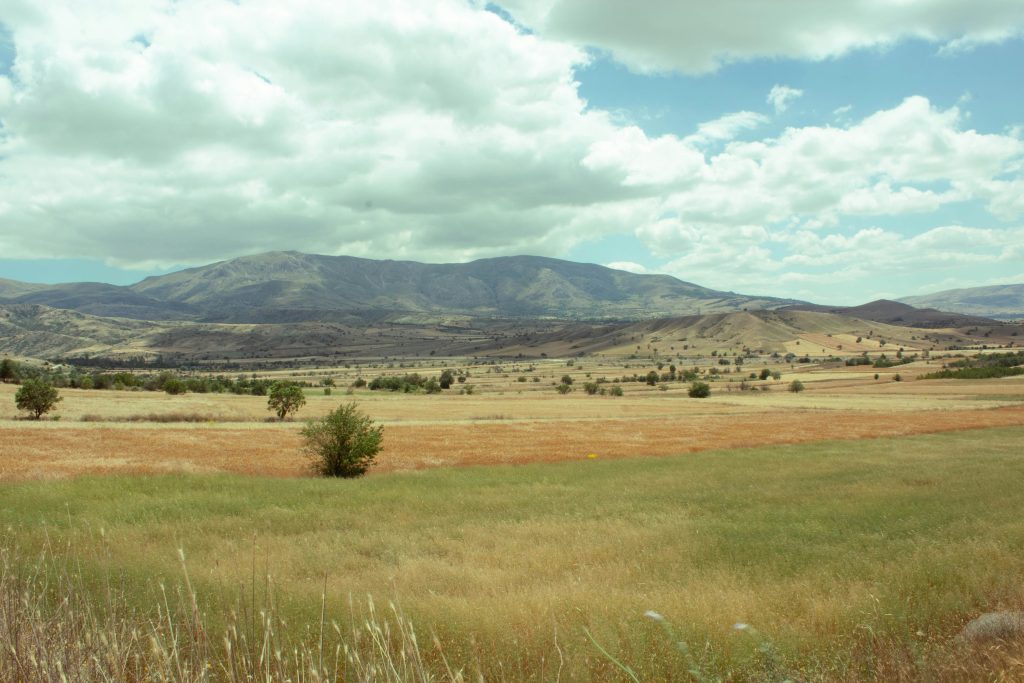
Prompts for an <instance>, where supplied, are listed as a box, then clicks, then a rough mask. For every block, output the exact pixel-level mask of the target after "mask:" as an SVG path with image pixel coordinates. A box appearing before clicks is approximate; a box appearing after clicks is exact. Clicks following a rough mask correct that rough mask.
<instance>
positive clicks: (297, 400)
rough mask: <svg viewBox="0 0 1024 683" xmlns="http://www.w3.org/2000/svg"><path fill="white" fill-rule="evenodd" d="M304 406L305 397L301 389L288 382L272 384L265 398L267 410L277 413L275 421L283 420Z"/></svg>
mask: <svg viewBox="0 0 1024 683" xmlns="http://www.w3.org/2000/svg"><path fill="white" fill-rule="evenodd" d="M304 405H306V395H305V394H304V393H302V387H300V386H298V385H295V384H291V383H289V382H274V383H273V384H271V385H270V391H269V392H268V398H267V410H273V411H274V412H275V413H277V419H279V420H284V419H285V418H286V417H288V414H289V413H294V412H295V411H297V410H298V409H299V408H301V407H302V406H304Z"/></svg>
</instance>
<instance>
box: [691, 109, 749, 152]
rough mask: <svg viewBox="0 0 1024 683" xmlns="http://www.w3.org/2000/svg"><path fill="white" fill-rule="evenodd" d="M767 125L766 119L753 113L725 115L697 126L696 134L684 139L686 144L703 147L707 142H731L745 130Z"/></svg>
mask: <svg viewBox="0 0 1024 683" xmlns="http://www.w3.org/2000/svg"><path fill="white" fill-rule="evenodd" d="M765 123H768V117H767V116H765V115H764V114H758V113H757V112H753V111H737V112H733V113H731V114H725V115H724V116H720V117H718V118H717V119H714V120H712V121H705V122H704V123H702V124H700V125H698V126H697V132H696V133H694V134H693V135H689V136H687V137H686V140H685V141H686V142H689V143H691V144H694V145H704V144H707V143H709V142H722V141H726V140H732V139H733V138H735V137H736V136H737V135H739V134H740V133H742V132H743V131H745V130H753V129H755V128H757V127H758V126H761V125H764V124H765Z"/></svg>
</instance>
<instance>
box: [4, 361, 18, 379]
mask: <svg viewBox="0 0 1024 683" xmlns="http://www.w3.org/2000/svg"><path fill="white" fill-rule="evenodd" d="M18 379H19V373H18V364H17V363H15V362H14V361H13V360H11V359H10V358H4V359H3V360H2V361H0V382H3V383H4V384H10V383H12V382H17V381H18Z"/></svg>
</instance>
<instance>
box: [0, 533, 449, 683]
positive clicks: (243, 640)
mask: <svg viewBox="0 0 1024 683" xmlns="http://www.w3.org/2000/svg"><path fill="white" fill-rule="evenodd" d="M181 564H182V582H181V584H180V585H179V586H177V587H174V588H168V587H167V586H165V585H161V586H160V590H159V592H160V597H159V600H156V601H154V603H153V604H152V605H150V606H149V608H142V609H139V608H136V607H133V606H132V605H131V603H130V601H129V599H128V597H127V591H126V590H125V586H124V585H123V584H120V585H119V584H118V580H117V578H116V577H114V576H112V575H109V574H108V575H105V576H104V577H102V582H103V588H102V589H101V590H100V591H99V593H100V594H102V596H103V599H102V600H100V601H97V600H96V596H97V591H96V590H95V588H94V587H91V586H89V585H87V584H88V581H87V579H86V578H85V576H84V574H83V573H82V572H81V571H80V569H79V568H78V566H77V564H76V562H75V560H74V559H72V555H70V554H69V553H64V552H62V551H61V549H57V550H54V548H53V547H52V546H49V545H48V546H47V548H46V549H45V550H44V551H42V552H41V553H39V554H38V555H37V556H35V557H33V558H26V557H24V556H19V553H18V549H17V548H14V547H10V546H8V547H3V548H0V680H2V681H18V682H19V683H97V682H102V683H108V682H109V683H115V682H118V683H120V682H124V681H131V682H133V683H148V682H151V681H152V682H160V683H207V682H209V683H214V682H218V683H219V682H225V683H251V682H253V681H265V682H270V681H291V682H293V683H324V682H327V681H354V682H363V681H367V682H368V681H383V682H387V683H406V682H410V683H427V682H451V683H461V682H462V681H464V680H465V678H464V676H463V673H462V671H460V670H457V669H453V668H452V666H451V665H450V664H449V662H448V660H447V659H446V658H445V657H444V654H443V653H440V656H434V657H433V658H432V659H431V661H430V663H428V661H427V658H425V657H424V651H423V649H422V647H421V645H420V642H419V640H418V636H417V634H416V631H415V629H414V628H413V625H412V623H411V622H410V621H409V620H408V619H407V618H406V617H405V616H404V615H403V614H402V612H401V610H399V609H398V608H397V607H396V606H395V605H393V604H392V605H389V607H388V610H387V612H383V613H382V612H381V611H379V610H378V609H377V608H376V606H375V605H374V602H373V600H372V598H369V597H368V598H367V604H366V609H365V611H364V613H365V617H364V618H362V619H358V620H357V619H355V618H354V617H353V618H351V619H349V620H348V625H347V626H346V627H342V626H341V625H339V623H338V622H337V621H334V620H330V615H329V614H328V610H327V596H326V593H325V594H324V596H323V601H322V609H321V612H320V622H319V623H318V624H314V625H309V626H312V627H313V628H296V625H294V624H289V623H288V622H287V621H286V620H285V619H284V618H283V616H282V615H281V613H280V611H279V610H278V609H277V607H276V605H275V602H274V599H273V591H272V590H268V591H267V593H266V597H265V599H264V601H263V604H260V605H256V604H255V602H252V603H250V602H249V601H248V600H247V599H245V598H242V599H239V600H238V601H237V603H236V605H235V608H234V609H233V610H232V611H231V613H230V615H229V616H228V618H227V621H226V626H224V627H223V632H222V633H221V634H220V635H219V637H214V636H213V635H211V633H210V632H211V628H212V627H211V626H210V625H209V620H208V619H207V618H206V616H205V615H204V614H203V613H202V611H201V610H200V607H199V600H198V596H197V595H196V593H195V591H194V589H193V587H192V583H191V579H190V578H189V575H188V569H187V565H186V564H185V557H184V553H182V554H181ZM252 594H253V595H255V589H254V590H253V592H252ZM247 597H248V596H246V598H247ZM254 607H255V612H253V609H254ZM349 608H350V613H351V614H353V615H354V614H355V613H356V606H355V604H353V602H352V601H351V598H350V605H349ZM309 633H315V634H316V637H315V638H309V637H307V636H308V634H309ZM436 643H437V641H436V640H435V647H438V646H437V644H436ZM438 660H439V661H440V662H441V666H438V665H437V664H435V663H434V662H436V661H438Z"/></svg>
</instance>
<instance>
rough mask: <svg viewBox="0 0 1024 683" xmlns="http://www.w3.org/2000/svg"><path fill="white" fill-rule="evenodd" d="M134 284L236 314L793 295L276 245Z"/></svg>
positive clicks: (660, 312) (593, 270) (222, 316)
mask: <svg viewBox="0 0 1024 683" xmlns="http://www.w3.org/2000/svg"><path fill="white" fill-rule="evenodd" d="M132 290H133V291H134V292H136V293H139V294H144V295H146V296H147V297H151V298H154V299H159V300H161V301H166V302H175V303H179V304H186V305H188V306H190V307H193V308H195V309H198V310H200V311H202V315H203V318H204V319H206V320H211V321H212V320H222V321H232V322H283V321H294V320H302V319H306V320H316V319H344V318H343V316H342V315H341V314H345V315H348V316H353V317H356V318H361V319H365V318H367V317H371V318H378V319H379V318H380V317H381V316H388V315H395V314H408V313H420V314H422V313H428V314H437V315H452V314H459V315H471V316H476V317H499V318H504V317H516V318H545V317H549V318H560V319H609V318H611V319H640V318H653V317H661V316H666V315H680V314H684V313H696V312H697V311H698V310H700V311H706V312H713V311H730V310H739V309H742V308H763V307H777V306H780V305H785V304H787V303H792V302H789V301H784V300H778V299H771V298H765V297H750V296H744V295H739V294H734V293H732V292H719V291H715V290H712V289H707V288H705V287H700V286H699V285H695V284H691V283H688V282H683V281H681V280H677V279H676V278H673V277H670V276H667V275H636V274H633V273H627V272H625V271H619V270H612V269H610V268H605V267H604V266H598V265H593V264H583V263H574V262H571V261H562V260H558V259H550V258H542V257H535V256H510V257H503V258H493V259H482V260H478V261H472V262H470V263H448V264H426V263H417V262H413V261H375V260H371V259H361V258H354V257H350V256H317V255H310V254H300V253H296V252H272V253H267V254H260V255H257V256H247V257H242V258H237V259H232V260H230V261H223V262H220V263H215V264H212V265H209V266H203V267H200V268H191V269H188V270H183V271H180V272H177V273H172V274H170V275H163V276H158V277H152V278H147V279H146V280H143V281H142V282H140V283H138V284H136V285H133V286H132Z"/></svg>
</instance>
